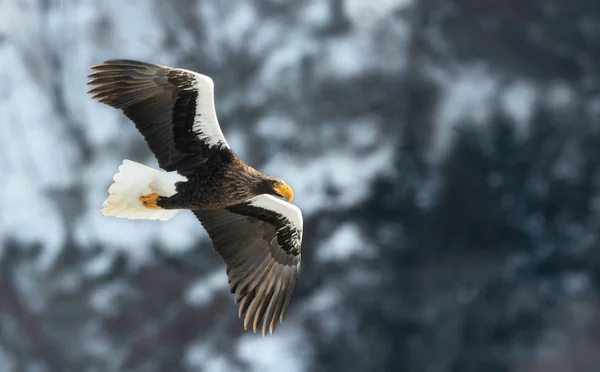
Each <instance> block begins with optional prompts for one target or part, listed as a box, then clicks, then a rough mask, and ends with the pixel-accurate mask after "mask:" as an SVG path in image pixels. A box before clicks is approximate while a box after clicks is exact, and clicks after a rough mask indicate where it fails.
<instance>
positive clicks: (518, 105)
mask: <svg viewBox="0 0 600 372" xmlns="http://www.w3.org/2000/svg"><path fill="white" fill-rule="evenodd" d="M537 95H538V91H537V89H536V88H535V86H534V85H533V84H531V83H528V82H525V81H518V82H515V83H512V84H511V85H509V86H508V88H506V89H505V90H504V92H502V96H501V98H500V99H501V102H502V106H503V109H504V110H505V111H506V112H507V113H508V114H510V115H511V116H512V118H513V120H514V121H515V122H516V124H517V127H516V129H517V134H518V135H519V136H521V137H523V136H525V135H527V133H528V130H529V121H530V120H531V115H532V114H533V109H534V105H535V100H536V98H537Z"/></svg>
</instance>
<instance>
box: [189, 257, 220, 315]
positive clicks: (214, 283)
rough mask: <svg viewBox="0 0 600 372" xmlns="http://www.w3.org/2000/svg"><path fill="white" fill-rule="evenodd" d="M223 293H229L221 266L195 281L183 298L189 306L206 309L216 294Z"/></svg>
mask: <svg viewBox="0 0 600 372" xmlns="http://www.w3.org/2000/svg"><path fill="white" fill-rule="evenodd" d="M225 291H227V292H229V282H228V281H227V274H226V272H225V267H224V266H223V267H219V268H218V269H217V270H215V271H213V272H212V273H210V274H208V275H206V276H204V277H202V278H200V279H198V280H196V282H195V283H193V284H192V285H191V286H190V288H189V289H188V291H187V293H186V294H185V297H186V301H187V303H189V304H190V305H193V306H197V307H206V306H208V305H209V304H210V303H211V302H212V300H213V298H214V297H215V295H216V294H217V293H219V292H221V293H223V292H225Z"/></svg>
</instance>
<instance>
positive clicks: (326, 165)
mask: <svg viewBox="0 0 600 372" xmlns="http://www.w3.org/2000/svg"><path fill="white" fill-rule="evenodd" d="M393 150H394V149H393V146H392V145H390V144H387V143H385V142H384V143H383V144H381V146H380V147H379V148H377V149H375V150H373V151H372V152H371V153H368V154H358V153H356V152H355V151H354V149H351V148H343V149H339V150H335V149H331V151H329V152H328V153H327V154H319V156H315V157H314V158H310V159H306V158H300V157H294V156H291V155H286V154H280V155H279V156H276V157H274V158H272V159H271V160H270V161H269V162H268V163H267V164H266V165H265V166H264V167H263V172H265V173H267V174H272V175H276V176H277V177H280V178H281V179H283V180H285V181H286V182H287V183H288V184H289V185H290V186H291V187H292V189H293V190H294V195H295V196H294V204H296V205H297V206H298V207H299V208H300V209H301V210H302V213H303V215H304V218H307V216H309V215H310V214H312V213H315V212H318V211H319V210H322V209H329V208H336V207H346V208H347V207H350V206H353V205H356V204H358V203H360V202H361V201H363V200H364V199H365V198H366V197H367V196H368V195H369V188H370V182H371V181H372V180H373V179H374V178H375V177H376V176H377V175H380V174H383V173H385V171H386V169H387V167H388V164H391V161H392V155H393V153H394V151H393ZM328 187H333V188H335V190H336V192H338V194H337V196H334V197H332V196H330V195H328V193H327V188H328Z"/></svg>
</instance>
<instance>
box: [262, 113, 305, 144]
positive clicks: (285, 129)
mask: <svg viewBox="0 0 600 372" xmlns="http://www.w3.org/2000/svg"><path fill="white" fill-rule="evenodd" d="M255 130H256V133H257V134H258V135H259V136H261V137H263V138H267V139H274V140H277V141H285V140H289V139H292V138H294V137H295V136H297V135H298V126H297V125H296V123H295V122H294V121H293V120H292V118H291V117H289V116H288V115H286V114H284V113H281V112H273V113H267V114H266V115H265V116H263V117H262V118H261V119H260V120H259V121H258V123H257V124H256V127H255Z"/></svg>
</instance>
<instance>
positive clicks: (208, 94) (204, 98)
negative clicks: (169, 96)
mask: <svg viewBox="0 0 600 372" xmlns="http://www.w3.org/2000/svg"><path fill="white" fill-rule="evenodd" d="M179 70H180V71H185V72H186V73H188V74H191V75H192V76H193V77H194V83H193V85H192V86H193V89H195V90H196V91H197V92H198V98H197V99H196V117H195V118H194V124H193V125H192V130H193V131H194V132H195V133H196V134H197V135H198V138H200V139H201V140H203V141H204V142H205V143H206V144H208V146H210V147H213V146H224V147H226V148H229V144H228V143H227V141H226V140H225V136H224V135H223V132H222V131H221V126H220V125H219V120H218V119H217V112H216V110H215V97H214V83H213V80H212V79H211V78H210V77H208V76H206V75H202V74H199V73H197V72H194V71H189V70H184V69H179Z"/></svg>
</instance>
